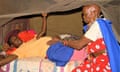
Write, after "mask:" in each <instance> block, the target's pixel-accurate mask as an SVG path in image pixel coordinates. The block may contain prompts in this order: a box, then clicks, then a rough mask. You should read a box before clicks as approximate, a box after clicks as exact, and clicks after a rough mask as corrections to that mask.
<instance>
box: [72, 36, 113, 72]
mask: <svg viewBox="0 0 120 72" xmlns="http://www.w3.org/2000/svg"><path fill="white" fill-rule="evenodd" d="M105 48H106V46H105V44H104V41H103V39H102V38H101V39H98V40H96V41H95V42H91V43H89V44H88V53H94V52H97V51H101V50H103V49H105ZM72 72H111V68H110V63H109V59H108V55H107V53H103V54H101V55H99V56H97V57H95V58H91V59H90V60H85V61H84V62H83V63H82V64H81V65H80V66H78V67H76V68H75V69H73V70H72Z"/></svg>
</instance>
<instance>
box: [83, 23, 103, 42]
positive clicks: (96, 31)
mask: <svg viewBox="0 0 120 72" xmlns="http://www.w3.org/2000/svg"><path fill="white" fill-rule="evenodd" d="M85 37H86V38H88V39H90V40H92V41H96V40H97V39H98V38H102V34H101V31H100V27H99V25H98V22H97V21H95V22H94V23H93V24H92V25H91V26H90V28H89V29H88V31H87V32H86V33H85Z"/></svg>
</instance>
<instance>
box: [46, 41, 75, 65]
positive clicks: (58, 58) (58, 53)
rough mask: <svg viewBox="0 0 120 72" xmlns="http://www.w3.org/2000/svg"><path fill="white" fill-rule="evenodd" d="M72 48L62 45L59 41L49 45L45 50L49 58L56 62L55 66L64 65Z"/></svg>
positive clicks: (69, 56)
mask: <svg viewBox="0 0 120 72" xmlns="http://www.w3.org/2000/svg"><path fill="white" fill-rule="evenodd" d="M73 50H74V49H73V48H70V47H68V46H64V45H63V44H62V43H61V42H57V43H55V44H53V45H51V46H50V47H49V48H48V50H47V57H48V59H49V60H51V61H53V62H55V63H56V66H65V65H66V64H67V62H68V61H69V60H70V58H71V56H72V54H73Z"/></svg>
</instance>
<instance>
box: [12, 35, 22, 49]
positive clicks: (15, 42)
mask: <svg viewBox="0 0 120 72" xmlns="http://www.w3.org/2000/svg"><path fill="white" fill-rule="evenodd" d="M10 41H11V43H12V45H13V46H14V47H16V48H18V47H19V46H20V45H21V44H22V40H20V39H19V38H18V37H17V36H12V37H11V39H10Z"/></svg>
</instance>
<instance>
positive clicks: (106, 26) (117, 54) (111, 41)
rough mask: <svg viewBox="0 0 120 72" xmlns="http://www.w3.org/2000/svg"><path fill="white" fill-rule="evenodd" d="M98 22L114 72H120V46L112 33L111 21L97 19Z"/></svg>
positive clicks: (85, 27)
mask: <svg viewBox="0 0 120 72" xmlns="http://www.w3.org/2000/svg"><path fill="white" fill-rule="evenodd" d="M97 22H98V24H99V26H100V29H101V32H102V35H103V39H104V41H105V45H106V47H107V53H108V56H109V60H110V66H111V69H112V72H120V45H119V44H118V41H117V39H116V38H115V35H114V33H113V31H112V26H111V25H112V23H111V21H109V20H104V19H102V18H99V19H97ZM86 29H87V25H86V26H84V31H86Z"/></svg>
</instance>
